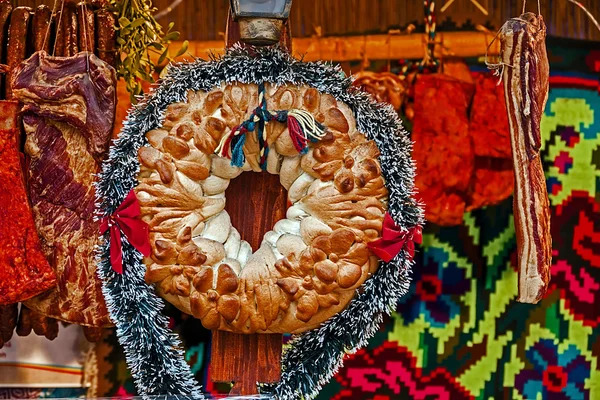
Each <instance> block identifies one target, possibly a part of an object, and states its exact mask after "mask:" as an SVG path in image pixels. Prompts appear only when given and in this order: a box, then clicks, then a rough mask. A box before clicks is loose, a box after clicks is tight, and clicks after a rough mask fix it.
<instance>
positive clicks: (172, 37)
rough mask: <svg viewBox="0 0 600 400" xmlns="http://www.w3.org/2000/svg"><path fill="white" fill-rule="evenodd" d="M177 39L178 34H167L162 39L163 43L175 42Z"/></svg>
mask: <svg viewBox="0 0 600 400" xmlns="http://www.w3.org/2000/svg"><path fill="white" fill-rule="evenodd" d="M178 38H179V32H169V33H167V34H166V35H165V36H164V37H163V39H162V40H163V43H164V42H169V41H171V40H177V39H178Z"/></svg>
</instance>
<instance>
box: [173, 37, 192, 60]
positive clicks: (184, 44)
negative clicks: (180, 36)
mask: <svg viewBox="0 0 600 400" xmlns="http://www.w3.org/2000/svg"><path fill="white" fill-rule="evenodd" d="M188 46H189V42H188V41H187V40H185V41H184V42H183V43H182V45H181V48H180V49H179V51H178V52H177V54H175V58H177V57H179V56H181V55H183V54H184V53H185V52H186V51H187V49H188Z"/></svg>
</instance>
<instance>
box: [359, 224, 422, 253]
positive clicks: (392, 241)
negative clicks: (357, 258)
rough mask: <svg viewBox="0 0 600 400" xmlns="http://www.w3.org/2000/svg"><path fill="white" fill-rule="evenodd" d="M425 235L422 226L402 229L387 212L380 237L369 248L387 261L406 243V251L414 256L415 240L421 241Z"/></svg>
mask: <svg viewBox="0 0 600 400" xmlns="http://www.w3.org/2000/svg"><path fill="white" fill-rule="evenodd" d="M422 239H423V237H422V234H421V227H420V226H419V225H416V226H413V227H412V228H410V229H409V230H402V229H401V228H400V227H399V226H398V225H396V223H395V222H394V220H393V219H392V216H391V215H390V214H388V213H385V217H384V218H383V231H382V235H381V238H380V239H377V240H374V241H372V242H370V243H369V244H368V246H369V249H371V251H372V252H373V253H374V254H375V255H376V256H378V257H379V258H381V259H382V260H383V261H385V262H389V261H391V260H392V259H393V258H394V257H396V255H397V254H398V253H400V250H402V248H403V247H404V244H406V251H408V254H410V257H411V258H413V257H414V255H415V242H416V243H421V241H422Z"/></svg>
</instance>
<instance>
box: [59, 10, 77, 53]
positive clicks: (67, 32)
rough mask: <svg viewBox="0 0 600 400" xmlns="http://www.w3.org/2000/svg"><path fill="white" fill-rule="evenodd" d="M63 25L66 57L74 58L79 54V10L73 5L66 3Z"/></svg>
mask: <svg viewBox="0 0 600 400" xmlns="http://www.w3.org/2000/svg"><path fill="white" fill-rule="evenodd" d="M61 24H62V27H63V31H64V36H63V40H64V56H65V57H72V56H74V55H75V54H77V53H78V52H79V46H78V40H77V8H76V7H75V5H74V4H73V3H67V2H65V6H64V8H63V17H62V21H61Z"/></svg>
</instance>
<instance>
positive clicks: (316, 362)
mask: <svg viewBox="0 0 600 400" xmlns="http://www.w3.org/2000/svg"><path fill="white" fill-rule="evenodd" d="M221 82H241V83H255V84H258V83H261V82H271V83H275V84H292V85H308V86H311V87H314V88H315V89H317V90H319V91H320V92H322V93H329V94H331V95H332V96H333V97H335V98H336V99H337V100H338V101H341V102H343V103H346V104H347V105H348V106H349V107H350V108H351V109H352V111H353V112H354V115H355V117H356V122H357V125H358V129H359V130H360V131H361V132H363V133H364V134H365V135H366V136H367V137H368V138H369V139H372V140H374V141H375V142H376V144H377V146H378V147H379V150H380V153H381V155H380V157H379V161H380V164H381V168H382V172H383V175H384V178H385V180H386V186H387V188H388V191H389V203H388V212H389V213H390V215H391V216H392V217H393V219H394V220H395V222H396V223H397V224H398V225H399V226H400V227H402V228H406V229H410V228H412V227H414V226H416V225H421V224H422V222H423V211H422V209H421V207H420V206H419V204H417V202H416V201H415V200H414V197H413V195H414V192H413V191H414V173H415V168H414V163H413V161H412V159H411V156H410V153H411V150H412V143H411V141H410V139H409V137H408V134H407V132H406V131H405V130H404V128H403V127H402V122H401V121H400V119H399V118H398V116H397V115H396V113H395V112H394V110H393V109H392V107H391V106H389V105H384V104H381V103H376V102H374V101H373V100H372V99H371V98H370V97H369V95H367V94H365V93H363V92H360V91H359V90H357V89H355V88H354V87H352V86H351V83H352V81H351V78H349V77H346V76H345V75H344V73H343V72H342V70H341V68H340V67H339V66H333V65H330V64H327V63H323V62H311V63H305V62H301V61H299V60H296V59H294V58H292V57H291V56H290V55H289V54H288V53H286V52H285V51H282V50H281V49H279V48H276V47H271V48H259V49H252V50H251V51H250V50H247V49H244V48H242V47H239V46H234V47H233V48H231V49H229V50H228V51H227V53H226V54H225V55H224V56H223V57H220V58H217V57H213V58H212V59H211V60H210V61H204V60H196V61H193V62H189V63H179V64H175V65H172V66H170V67H169V71H168V73H167V75H166V77H165V78H164V79H163V80H162V81H161V84H160V85H159V86H158V87H157V88H156V89H154V90H152V91H151V92H150V93H149V94H148V95H146V96H145V97H144V98H142V99H141V101H140V103H138V105H136V106H135V107H134V108H133V109H132V110H131V111H130V113H129V115H128V117H127V119H126V121H125V123H124V126H123V129H122V131H121V134H120V136H119V138H118V139H117V140H115V142H114V143H113V145H112V147H111V149H110V154H109V157H108V159H107V161H106V162H105V163H104V164H103V168H102V173H101V174H100V179H99V182H98V184H97V200H98V202H97V206H98V216H99V217H104V216H108V215H111V214H112V213H113V212H114V211H115V210H116V209H117V207H118V206H119V205H120V204H121V202H122V201H123V199H124V198H125V196H126V195H127V193H129V191H130V190H131V189H133V188H134V187H136V186H137V184H138V181H137V179H136V176H137V174H138V172H139V161H138V157H137V151H138V149H139V148H140V147H142V146H144V145H147V144H148V143H147V140H146V137H145V133H146V132H148V131H149V130H151V129H155V128H158V127H159V126H160V125H161V124H162V121H163V118H164V112H165V110H166V108H167V106H168V105H169V104H171V103H176V102H181V101H185V100H186V93H187V91H188V90H203V91H208V90H211V89H212V88H213V87H215V86H218V85H220V84H221ZM109 240H110V239H109V236H108V234H107V235H106V236H104V237H102V243H103V244H102V245H101V246H100V247H99V249H98V274H99V276H100V279H101V280H102V285H103V293H104V296H105V298H106V302H107V305H108V309H109V312H110V316H111V318H112V320H113V321H114V323H115V324H116V326H117V336H118V338H119V342H120V343H121V345H122V346H123V348H124V350H125V355H126V359H127V363H128V365H129V368H130V369H131V373H132V376H133V377H134V380H135V383H136V385H137V389H138V391H139V393H140V395H142V396H145V397H147V396H150V395H178V396H190V397H195V398H203V396H202V394H201V389H200V387H199V386H198V384H197V383H196V381H195V380H194V378H193V375H192V373H191V370H190V368H189V366H188V365H187V363H186V362H185V359H184V354H183V350H182V348H181V342H180V340H179V339H178V337H177V336H176V335H175V334H174V333H172V332H171V331H170V330H169V328H168V326H167V319H166V318H165V317H164V316H162V314H161V310H162V309H163V307H164V303H163V300H162V299H160V298H159V297H158V296H157V295H156V294H155V291H154V288H153V287H152V286H150V285H148V284H146V283H145V281H144V274H145V266H144V264H143V262H142V255H141V254H140V253H139V252H138V251H137V250H135V249H134V248H133V247H132V246H131V245H130V244H129V243H127V240H126V239H125V238H124V239H123V266H124V271H125V272H124V274H123V275H119V274H117V273H115V272H114V271H113V270H112V268H111V265H110V261H109ZM410 266H411V261H410V258H409V257H408V253H407V252H406V251H404V250H403V251H401V252H400V253H399V254H398V255H397V256H396V257H395V258H394V259H393V260H392V261H391V262H389V263H385V262H382V263H381V265H380V268H379V269H378V271H377V272H376V273H375V274H374V275H373V276H372V277H371V278H370V279H368V280H367V281H366V282H365V283H364V284H363V285H362V286H361V287H360V288H359V289H358V290H357V294H356V297H355V298H354V299H353V300H352V301H351V302H350V304H349V305H348V307H347V308H346V309H345V310H343V311H342V312H340V313H339V314H337V315H335V316H334V317H332V318H330V319H329V320H327V321H326V322H324V323H323V324H321V326H320V327H318V328H316V329H313V330H311V331H309V332H305V333H303V334H300V335H297V336H295V337H294V338H293V339H292V341H291V345H290V347H289V348H288V349H287V350H286V351H285V353H284V355H283V359H282V376H281V381H280V382H279V383H277V384H275V385H263V386H261V390H262V391H263V392H264V393H271V394H273V395H274V396H275V397H276V398H279V399H299V398H313V397H314V396H316V394H317V393H318V392H319V390H320V389H321V387H322V385H324V384H325V383H326V382H328V381H329V379H331V377H332V376H333V374H334V373H335V372H336V371H337V370H338V369H339V368H340V367H341V365H342V359H343V357H344V355H345V354H347V353H351V352H354V351H356V350H357V349H358V348H360V347H363V346H365V345H366V343H367V340H368V339H369V338H371V337H372V336H373V335H374V334H375V332H376V330H377V328H378V326H379V324H380V323H381V320H382V317H383V315H384V314H385V313H387V314H389V313H391V312H392V310H393V309H394V308H395V306H396V304H397V302H398V299H399V298H400V297H401V296H402V295H404V294H405V293H406V291H407V288H408V285H409V283H410Z"/></svg>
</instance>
